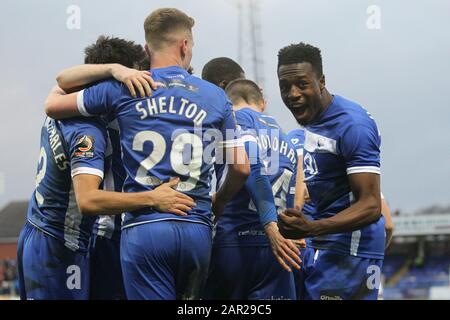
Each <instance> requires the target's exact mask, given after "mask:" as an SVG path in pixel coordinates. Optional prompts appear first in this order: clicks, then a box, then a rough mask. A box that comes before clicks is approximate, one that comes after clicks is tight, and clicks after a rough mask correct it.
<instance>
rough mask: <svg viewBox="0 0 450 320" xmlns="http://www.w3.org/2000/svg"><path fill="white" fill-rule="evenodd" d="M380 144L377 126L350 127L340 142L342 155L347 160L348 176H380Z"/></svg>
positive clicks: (358, 125)
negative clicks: (368, 174)
mask: <svg viewBox="0 0 450 320" xmlns="http://www.w3.org/2000/svg"><path fill="white" fill-rule="evenodd" d="M380 144H381V138H380V135H379V133H378V129H377V128H376V125H375V124H374V125H365V124H357V125H352V126H349V127H348V129H347V130H346V131H345V132H344V134H343V136H342V138H341V140H340V153H341V156H342V157H343V158H344V159H345V163H346V166H347V174H354V173H376V174H380V173H381V170H380Z"/></svg>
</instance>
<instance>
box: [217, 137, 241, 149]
mask: <svg viewBox="0 0 450 320" xmlns="http://www.w3.org/2000/svg"><path fill="white" fill-rule="evenodd" d="M218 146H219V147H222V148H235V147H243V146H244V143H243V142H242V139H241V138H239V139H234V140H226V141H221V142H219V143H218Z"/></svg>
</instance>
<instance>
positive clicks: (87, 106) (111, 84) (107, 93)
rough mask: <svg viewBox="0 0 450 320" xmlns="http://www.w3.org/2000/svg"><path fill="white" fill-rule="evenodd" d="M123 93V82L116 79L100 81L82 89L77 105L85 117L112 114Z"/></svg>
mask: <svg viewBox="0 0 450 320" xmlns="http://www.w3.org/2000/svg"><path fill="white" fill-rule="evenodd" d="M121 94H122V84H121V83H120V82H117V81H115V80H108V81H103V82H100V83H98V84H96V85H93V86H92V87H89V88H87V89H84V90H81V91H80V92H78V95H77V107H78V111H79V112H80V114H81V115H83V116H85V117H91V116H97V115H111V113H112V112H113V111H114V109H115V107H116V105H117V101H118V100H119V98H120V96H121Z"/></svg>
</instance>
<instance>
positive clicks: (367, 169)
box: [347, 167, 381, 175]
mask: <svg viewBox="0 0 450 320" xmlns="http://www.w3.org/2000/svg"><path fill="white" fill-rule="evenodd" d="M354 173H376V174H381V170H380V168H379V167H352V168H347V175H349V174H354Z"/></svg>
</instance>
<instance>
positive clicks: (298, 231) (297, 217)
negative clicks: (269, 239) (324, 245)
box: [278, 209, 312, 239]
mask: <svg viewBox="0 0 450 320" xmlns="http://www.w3.org/2000/svg"><path fill="white" fill-rule="evenodd" d="M311 224H312V221H310V220H308V219H307V218H306V217H305V215H304V214H303V213H301V212H300V211H298V210H295V209H287V210H286V211H284V212H283V213H281V214H280V215H279V216H278V228H279V229H280V233H281V234H282V235H283V237H285V238H288V239H303V238H309V237H310V236H312V234H311Z"/></svg>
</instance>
